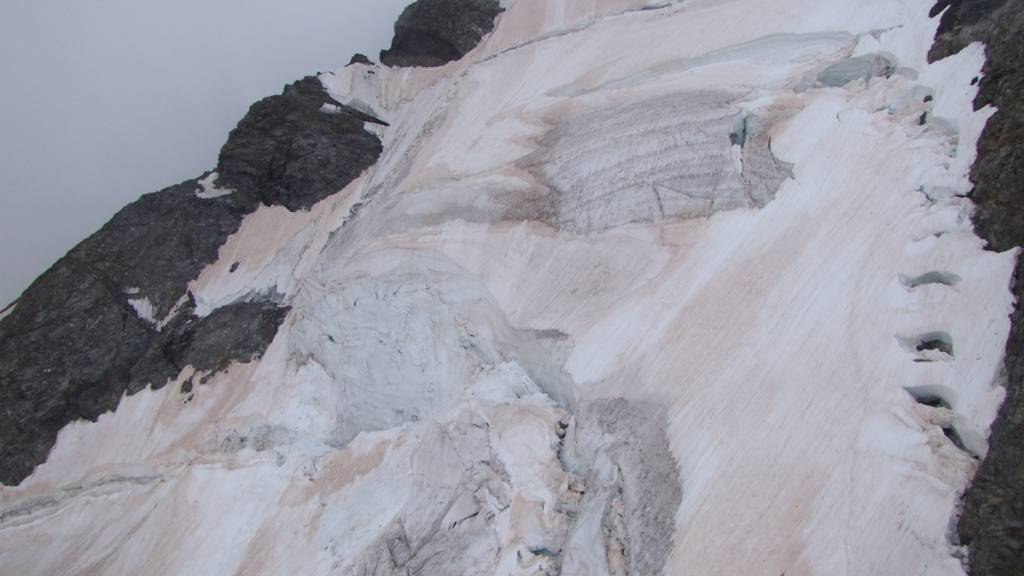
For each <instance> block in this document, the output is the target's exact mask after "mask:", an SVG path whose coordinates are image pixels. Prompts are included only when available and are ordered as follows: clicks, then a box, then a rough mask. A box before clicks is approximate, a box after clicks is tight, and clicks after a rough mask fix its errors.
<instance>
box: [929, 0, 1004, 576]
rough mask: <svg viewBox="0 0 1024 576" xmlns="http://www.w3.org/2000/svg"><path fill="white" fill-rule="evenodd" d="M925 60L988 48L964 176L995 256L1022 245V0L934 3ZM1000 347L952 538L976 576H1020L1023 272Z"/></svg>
mask: <svg viewBox="0 0 1024 576" xmlns="http://www.w3.org/2000/svg"><path fill="white" fill-rule="evenodd" d="M947 8H948V10H947V11H946V13H945V14H944V15H943V18H942V22H941V24H940V26H939V30H938V33H937V35H936V39H935V44H934V46H933V47H932V51H931V54H930V56H931V58H932V59H933V60H934V59H939V58H942V57H945V56H948V55H950V54H953V53H955V52H957V51H959V50H960V49H962V48H963V47H965V46H967V45H968V44H969V43H971V42H974V41H979V40H980V41H982V42H984V43H985V50H986V56H987V62H986V64H985V70H984V74H983V77H982V78H981V79H980V83H981V86H980V90H979V93H978V97H977V99H976V100H975V107H978V108H980V107H982V106H985V105H989V104H991V105H993V106H995V107H996V108H997V109H998V112H997V113H996V114H995V116H993V117H992V119H990V120H989V122H988V125H987V126H986V127H985V131H984V132H983V133H982V135H981V140H980V141H979V143H978V159H977V161H976V162H975V164H974V167H973V169H972V172H971V180H972V181H973V182H974V191H973V192H972V194H971V196H972V198H973V200H974V202H975V204H976V205H977V208H976V210H975V212H974V225H975V229H976V230H977V231H978V233H979V234H980V235H981V236H982V237H983V238H985V239H986V240H987V241H988V247H989V248H990V249H992V250H998V251H1003V250H1008V249H1010V248H1013V247H1015V246H1022V245H1024V67H1022V65H1021V63H1022V62H1024V0H940V2H939V3H938V4H936V6H935V8H934V9H933V11H932V14H933V15H937V14H939V13H940V12H941V11H942V10H943V9H947ZM1013 291H1014V295H1015V296H1016V298H1017V302H1018V306H1017V309H1016V310H1015V311H1014V313H1013V316H1012V321H1013V324H1012V329H1011V331H1010V338H1009V341H1008V342H1007V345H1006V394H1007V395H1006V401H1005V402H1004V404H1003V407H1002V409H1001V410H1000V413H999V417H998V419H997V420H996V422H995V424H994V425H993V427H992V434H991V436H990V438H989V445H990V448H989V453H988V456H987V457H986V458H985V460H984V462H982V464H981V467H980V468H979V470H978V473H977V475H976V476H975V478H974V482H973V484H972V486H971V488H970V489H969V490H968V492H967V494H966V495H965V498H964V511H963V515H962V516H961V518H960V522H959V527H958V528H959V536H960V540H961V542H962V543H964V544H966V545H968V546H969V550H970V556H969V562H970V569H971V573H972V574H974V575H975V576H1024V308H1022V307H1021V306H1020V303H1022V302H1024V269H1022V267H1021V266H1020V265H1018V267H1017V270H1016V273H1015V283H1014V288H1013Z"/></svg>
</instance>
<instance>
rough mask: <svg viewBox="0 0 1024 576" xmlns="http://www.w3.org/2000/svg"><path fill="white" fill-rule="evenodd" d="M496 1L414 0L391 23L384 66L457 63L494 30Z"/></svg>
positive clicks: (383, 56) (496, 14)
mask: <svg viewBox="0 0 1024 576" xmlns="http://www.w3.org/2000/svg"><path fill="white" fill-rule="evenodd" d="M501 12H502V8H501V6H500V5H499V4H498V0H417V1H416V2H413V3H412V4H410V5H409V6H408V7H407V8H406V9H405V10H404V11H403V12H402V15H401V16H399V17H398V21H397V22H396V23H395V37H394V39H392V41H391V49H390V50H383V51H381V53H380V61H381V63H383V64H385V65H387V66H443V65H444V64H447V63H448V62H452V61H454V60H458V59H460V58H462V57H463V56H465V55H466V53H468V52H469V51H470V50H472V49H473V48H475V47H476V45H477V44H479V43H480V40H481V39H482V38H483V37H484V36H485V35H486V34H488V33H489V32H490V31H491V30H493V29H494V18H495V17H497V16H498V14H500V13H501Z"/></svg>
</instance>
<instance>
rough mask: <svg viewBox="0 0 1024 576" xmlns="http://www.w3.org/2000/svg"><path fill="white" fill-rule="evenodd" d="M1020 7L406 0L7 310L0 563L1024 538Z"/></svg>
mask: <svg viewBox="0 0 1024 576" xmlns="http://www.w3.org/2000/svg"><path fill="white" fill-rule="evenodd" d="M1022 4H1024V2H1021V1H1019V0H991V1H986V2H975V3H973V4H972V3H968V2H964V3H961V2H959V1H952V2H951V1H949V0H942V1H940V2H939V4H938V5H936V4H935V2H934V0H862V1H860V2H851V1H849V0H770V1H765V0H683V1H675V2H671V1H653V0H560V1H554V0H502V1H501V2H500V3H499V2H498V1H497V0H419V1H418V2H416V3H414V4H413V5H412V6H410V7H409V8H408V9H407V10H406V12H405V13H404V14H403V15H402V17H401V18H400V19H399V21H398V22H397V23H396V26H395V38H394V41H393V43H392V45H391V48H390V49H389V50H386V51H384V52H382V54H381V58H380V59H381V62H382V63H381V64H380V65H378V64H375V63H373V62H372V61H370V59H368V58H366V57H365V56H361V55H358V56H357V57H354V58H352V61H351V63H350V64H349V65H348V66H345V67H344V68H340V69H338V70H335V71H333V72H327V73H322V74H319V75H317V76H310V77H306V78H304V79H302V80H299V81H297V82H295V83H294V84H291V85H289V86H287V87H286V88H285V89H284V92H283V93H282V94H281V95H278V96H272V97H269V98H266V99H264V100H262V101H260V102H258V103H256V104H254V105H253V106H252V108H251V109H250V110H249V113H248V114H247V115H246V116H245V118H243V119H242V121H241V122H240V123H239V124H238V127H237V128H236V129H235V130H234V131H233V132H232V133H231V135H230V137H229V139H228V141H227V143H226V144H225V145H224V147H223V148H222V150H221V154H220V157H219V159H218V161H217V164H216V166H215V167H214V168H213V169H212V170H211V171H210V172H208V173H206V174H203V175H201V176H200V177H198V178H196V179H194V180H189V181H186V182H183V183H181V184H178V185H176V186H172V187H170V188H167V189H165V190H162V191H160V192H156V193H153V194H148V195H145V196H143V197H142V198H141V199H140V200H139V201H137V202H135V203H133V204H131V205H129V206H127V207H126V208H124V209H123V210H122V211H121V212H119V213H118V214H117V215H116V216H115V217H114V218H113V219H112V220H111V221H110V222H109V223H108V224H107V225H105V226H104V227H103V228H102V229H101V230H100V231H98V232H97V233H96V234H94V235H93V236H91V237H90V238H88V239H86V240H85V241H84V242H82V243H81V244H80V245H79V246H77V247H75V248H74V249H73V250H71V251H70V252H69V253H68V254H67V256H65V257H64V258H62V259H61V260H60V261H58V262H57V263H56V264H55V265H54V266H53V267H52V268H51V269H50V270H48V271H47V272H46V273H45V274H43V275H42V276H41V277H40V278H39V279H38V280H37V281H36V282H35V283H34V284H33V285H32V286H31V287H30V288H29V289H28V290H26V292H25V293H24V294H23V295H22V296H21V298H19V299H18V301H16V302H15V303H14V304H13V305H12V306H10V307H9V308H8V309H6V310H4V311H3V312H2V313H0V459H2V460H0V481H2V482H3V483H4V484H6V485H7V486H3V487H0V575H3V576H15V575H17V576H24V575H35V574H39V575H44V574H45V575H52V574H69V575H71V574H104V575H108V574H109V575H121V574H124V575H128V574H133V575H134V574H168V575H171V574H174V575H179V574H180V575H184V574H188V575H194V574H210V575H226V574H240V575H241V574H247V575H251V574H289V573H295V574H323V575H328V574H339V575H353V576H357V575H358V576H362V575H371V574H372V575H379V576H384V575H396V576H397V575H403V576H407V575H413V574H424V575H426V574H431V575H433V574H446V575H447V574H451V575H485V574H486V575H502V576H504V575H518V574H523V575H525V574H550V575H553V574H564V575H567V576H603V575H607V576H613V575H614V576H625V575H631V576H648V575H651V576H653V575H657V574H665V575H680V576H682V575H691V574H692V575H710V574H721V575H762V574H763V575H767V576H779V575H786V576H795V575H841V574H849V575H893V576H904V575H908V574H929V575H931V574H935V575H963V574H966V573H968V572H971V573H974V574H979V575H982V574H984V575H1002V574H1007V575H1017V574H1020V573H1021V572H1020V570H1021V569H1022V568H1021V567H1022V566H1024V558H1022V557H1024V510H1022V507H1024V504H1022V503H1024V455H1022V454H1021V450H1020V446H1021V445H1022V436H1024V392H1022V391H1021V383H1022V380H1024V361H1022V358H1024V356H1022V355H1021V351H1022V350H1024V336H1022V334H1024V332H1021V331H1022V330H1024V329H1022V328H1020V326H1021V325H1022V324H1021V322H1024V320H1021V318H1020V315H1019V313H1017V312H1016V311H1015V309H1014V301H1015V295H1016V296H1019V292H1020V291H1021V285H1022V284H1024V283H1017V284H1016V285H1014V284H1013V283H1012V279H1013V277H1014V275H1015V266H1016V262H1017V250H1018V249H1017V246H1018V245H1020V244H1021V243H1024V225H1021V224H1020V223H1021V222H1022V221H1024V219H1022V218H1021V216H1020V215H1021V214H1024V212H1022V211H1021V206H1020V205H1019V203H1020V202H1021V201H1022V200H1021V190H1020V187H1021V184H1020V182H1021V180H1020V179H1019V178H1018V176H1020V175H1021V174H1022V172H1024V168H1022V166H1024V163H1022V158H1024V156H1022V152H1021V146H1022V139H1021V135H1022V134H1024V131H1022V130H1021V128H1020V127H1021V125H1022V119H1024V111H1022V110H1021V106H1022V105H1021V103H1020V102H1021V101H1020V98H1019V95H1020V87H1021V85H1022V84H1024V82H1022V80H1021V74H1022V72H1021V69H1020V67H1019V58H1018V57H1019V56H1020V54H1021V50H1022V49H1024V47H1022V46H1024V42H1022V40H1021V37H1022V36H1021V32H1022V31H1024V23H1022V22H1024V8H1022ZM1015 95H1016V96H1015ZM997 110H998V111H997ZM1004 400H1005V402H1004ZM976 476H977V481H976V482H974V484H973V485H972V480H974V479H975V477H976ZM965 491H966V495H965Z"/></svg>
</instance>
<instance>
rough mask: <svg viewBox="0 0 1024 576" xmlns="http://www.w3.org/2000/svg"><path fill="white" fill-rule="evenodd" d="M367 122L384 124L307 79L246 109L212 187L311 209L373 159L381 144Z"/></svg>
mask: <svg viewBox="0 0 1024 576" xmlns="http://www.w3.org/2000/svg"><path fill="white" fill-rule="evenodd" d="M325 104H326V105H328V106H327V108H326V109H325V108H324V105H325ZM366 121H376V122H378V123H382V124H383V122H381V121H380V120H378V119H376V118H372V117H371V116H369V115H367V114H363V113H361V112H357V111H356V110H353V109H351V108H348V107H345V106H341V105H339V104H338V103H337V102H335V101H334V100H332V99H331V97H330V96H328V95H327V92H326V91H324V89H323V85H322V84H321V83H320V80H319V79H318V78H316V77H314V76H307V77H306V78H303V79H302V80H299V81H298V82H295V83H294V84H290V85H288V86H285V89H284V93H282V94H281V95H279V96H271V97H269V98H264V99H263V100H260V101H259V102H257V103H255V104H253V105H252V107H250V108H249V112H248V114H246V115H245V118H242V121H241V122H239V123H238V126H237V127H236V128H235V129H234V130H232V131H231V135H230V136H229V137H228V141H227V142H226V143H225V144H224V147H223V148H221V151H220V161H219V162H218V165H217V172H218V173H219V178H218V181H217V185H218V186H220V187H221V188H232V189H235V190H238V191H239V192H241V193H242V194H243V195H245V196H248V197H253V198H256V199H258V200H259V201H260V202H263V203H264V204H267V205H281V206H284V207H286V208H288V209H289V210H305V209H308V208H309V207H310V206H312V205H313V204H315V203H317V202H319V201H320V200H322V199H324V198H326V197H327V196H330V195H331V194H334V193H335V192H338V191H339V190H341V189H342V188H344V187H345V185H346V184H348V183H349V182H351V181H352V180H354V179H355V178H356V177H358V176H359V175H360V174H361V173H362V172H363V171H364V170H366V169H367V168H369V167H370V166H372V165H373V164H374V163H375V162H376V161H377V157H378V156H380V153H381V150H382V146H381V143H380V139H378V138H377V137H376V136H374V135H373V134H370V133H369V132H367V131H366V130H364V129H363V122H366Z"/></svg>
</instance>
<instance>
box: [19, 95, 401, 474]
mask: <svg viewBox="0 0 1024 576" xmlns="http://www.w3.org/2000/svg"><path fill="white" fill-rule="evenodd" d="M325 104H329V105H330V106H328V107H327V108H326V109H324V105H325ZM367 121H371V122H379V123H383V122H381V121H380V120H378V119H376V118H372V117H370V116H368V115H366V114H363V113H361V112H358V111H355V110H352V109H350V108H346V107H344V106H340V105H338V104H337V103H335V102H333V101H331V99H330V97H329V96H328V95H327V93H326V92H325V91H324V89H323V86H322V85H321V83H320V81H319V80H318V79H317V78H314V77H307V78H304V79H302V80H300V81H298V82H296V83H295V84H292V85H290V86H287V87H285V90H284V93H283V94H282V95H280V96H273V97H270V98H267V99H264V100H261V101H260V102H257V103H256V104H255V105H253V107H252V108H251V109H250V110H249V113H248V114H247V115H246V117H245V118H243V119H242V121H241V122H240V123H239V125H238V127H237V128H236V129H235V130H234V131H233V132H232V133H231V137H230V138H229V140H228V142H227V144H225V145H224V148H223V149H222V151H221V157H220V166H219V169H220V171H221V177H220V179H219V184H220V186H221V187H222V188H233V189H235V192H232V193H230V194H226V195H221V196H218V197H215V198H200V197H199V196H197V195H196V192H197V191H198V190H199V189H200V186H199V183H198V180H188V181H186V182H183V183H181V184H178V185H176V186H171V187H170V188H166V189H164V190H161V191H159V192H154V193H152V194H146V195H144V196H142V197H141V198H140V199H139V200H137V201H136V202H133V203H131V204H129V205H128V206H126V207H125V208H123V209H121V210H120V211H119V212H118V213H117V214H116V215H115V216H114V217H113V218H112V219H111V220H110V222H108V223H107V224H106V225H104V226H103V227H102V228H101V229H100V230H99V231H98V232H96V233H95V234H93V235H92V236H90V237H89V238H87V239H85V240H84V241H82V242H81V243H80V244H79V245H78V246H75V247H74V248H73V249H72V250H71V251H70V252H68V254H67V255H66V256H65V257H64V258H62V259H61V260H59V261H58V262H57V263H56V264H55V265H54V266H53V267H52V268H50V269H49V270H48V271H46V272H45V273H44V274H43V275H42V276H40V277H39V279H37V280H36V281H35V282H34V283H33V284H32V285H31V286H29V288H28V289H27V290H26V291H25V292H24V293H23V294H22V295H21V297H20V298H19V299H18V301H17V303H16V305H15V307H14V309H13V311H11V313H10V314H9V315H8V316H7V317H5V318H4V319H3V320H0V483H3V484H17V483H19V482H21V481H22V480H23V479H24V478H25V477H27V476H28V475H29V474H31V472H32V470H33V469H34V468H35V466H37V465H38V464H40V463H41V462H43V461H45V460H46V457H47V455H48V453H49V451H50V448H51V447H52V446H53V443H54V442H55V441H56V437H57V432H58V431H59V430H60V429H61V428H62V427H63V426H64V425H66V424H68V423H69V422H72V421H74V420H78V419H87V420H95V419H96V418H98V417H99V416H100V415H101V414H103V413H104V412H108V411H110V410H113V409H115V408H117V405H118V402H120V399H121V397H122V395H123V394H124V393H125V392H128V393H129V394H131V393H135V392H137V391H139V390H142V389H143V388H145V387H146V386H150V385H151V386H154V387H160V386H163V385H164V384H165V383H166V382H167V381H168V379H170V378H174V377H176V376H177V375H178V373H179V372H180V370H181V368H183V367H184V366H186V365H191V366H193V367H195V368H196V369H198V370H200V371H213V372H215V371H218V370H221V369H223V368H225V367H226V366H228V365H229V364H230V363H231V362H234V361H239V362H246V361H249V360H252V359H253V358H255V357H258V356H259V355H261V354H262V353H263V351H264V350H265V349H266V347H267V346H268V345H269V343H270V341H271V340H272V339H273V337H274V335H275V334H276V333H277V329H278V326H279V325H280V324H281V322H282V321H283V319H284V317H285V315H286V314H287V311H288V309H287V308H285V307H280V306H278V305H277V304H276V303H273V302H242V303H237V304H233V305H229V306H226V307H223V308H221V309H218V310H216V311H215V312H213V313H212V314H210V315H209V316H207V317H205V318H202V319H200V318H197V317H195V316H194V315H193V314H192V306H191V305H190V304H189V303H186V305H185V306H184V307H182V308H179V309H178V310H177V311H175V306H176V305H177V304H178V303H179V300H181V298H182V296H185V295H186V291H187V286H188V283H189V282H190V281H191V280H192V279H194V278H196V277H197V276H198V275H199V273H200V272H201V271H202V270H203V268H204V267H206V266H207V265H208V264H210V263H212V262H213V261H215V260H216V259H217V256H218V251H219V249H220V246H221V245H223V244H224V242H225V241H226V240H227V238H228V236H230V235H231V234H233V233H234V232H236V231H237V230H238V228H239V226H240V225H241V222H242V219H243V218H244V217H245V215H246V214H248V213H250V212H252V211H253V210H255V209H256V208H257V207H258V206H259V205H260V203H261V202H262V203H265V204H273V205H277V204H280V205H284V206H285V207H287V208H289V209H291V210H297V209H301V208H308V207H309V206H311V205H312V204H313V203H315V202H316V201H318V200H320V199H322V198H324V197H326V196H328V195H330V194H332V193H334V192H337V191H338V190H341V189H342V188H344V187H345V185H347V184H348V183H349V182H351V181H352V180H353V179H355V178H356V177H357V176H358V175H359V174H360V173H362V172H363V170H365V169H366V168H367V167H369V166H370V165H371V164H373V163H374V162H375V161H376V159H377V157H378V156H379V155H380V152H381V143H380V140H379V139H378V138H377V137H376V136H374V135H372V134H370V133H369V132H367V131H366V130H364V129H363V123H364V122H367ZM143 298H145V299H147V300H148V301H149V302H150V304H151V305H152V307H153V314H154V316H155V318H156V319H161V318H165V317H167V316H168V315H169V314H170V313H172V311H174V313H175V314H176V315H175V316H174V318H173V319H171V320H170V322H169V323H168V324H167V325H166V326H164V328H163V330H161V331H158V330H157V329H156V327H155V326H154V324H153V323H152V322H150V321H148V320H145V319H142V318H140V317H139V315H138V313H137V312H136V311H135V308H134V307H133V305H132V301H133V300H141V299H143Z"/></svg>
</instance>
